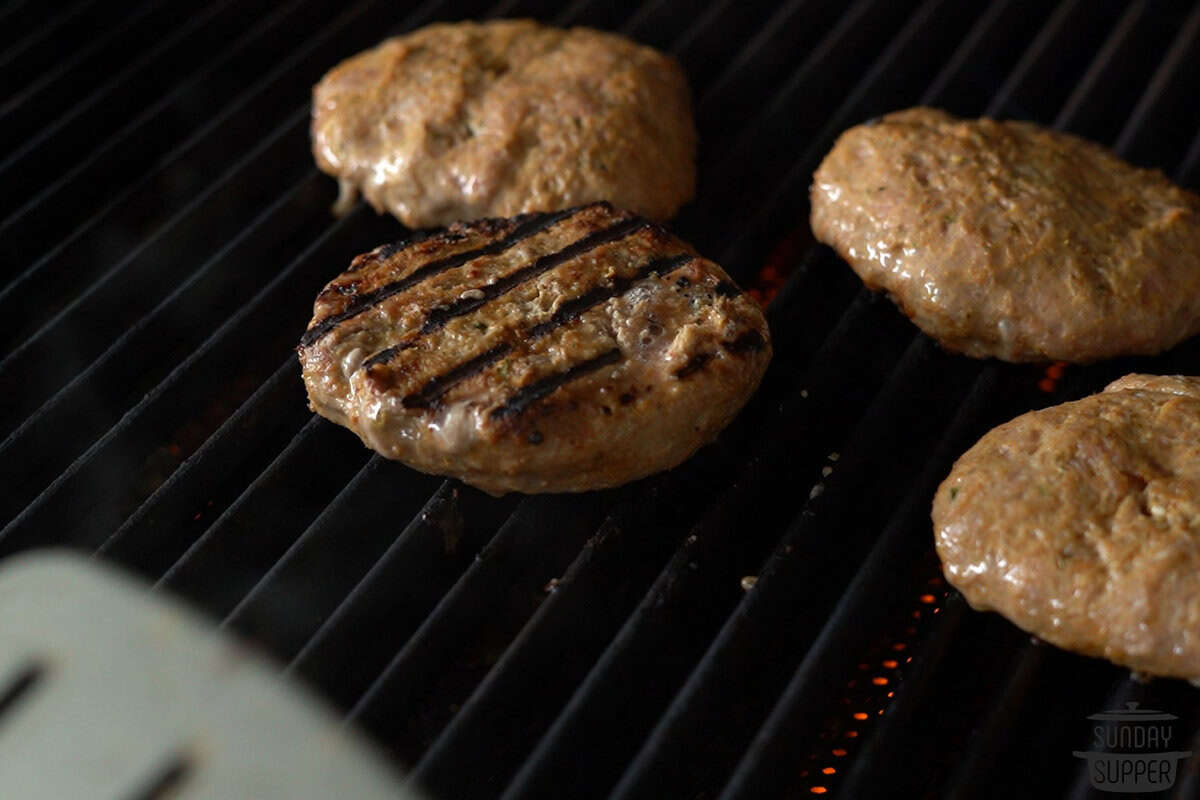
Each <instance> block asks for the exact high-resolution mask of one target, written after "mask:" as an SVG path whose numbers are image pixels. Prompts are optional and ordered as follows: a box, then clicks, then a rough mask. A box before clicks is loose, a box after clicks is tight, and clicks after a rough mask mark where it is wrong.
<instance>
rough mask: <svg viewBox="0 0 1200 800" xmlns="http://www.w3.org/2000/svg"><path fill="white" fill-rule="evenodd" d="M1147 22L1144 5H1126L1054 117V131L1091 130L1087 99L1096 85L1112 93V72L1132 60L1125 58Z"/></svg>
mask: <svg viewBox="0 0 1200 800" xmlns="http://www.w3.org/2000/svg"><path fill="white" fill-rule="evenodd" d="M1148 19H1149V17H1148V15H1147V14H1146V4H1145V3H1141V2H1136V3H1130V4H1129V7H1128V8H1127V9H1126V10H1125V13H1124V14H1123V15H1122V16H1121V19H1120V21H1118V22H1117V24H1116V26H1115V27H1114V28H1113V29H1112V32H1111V33H1110V34H1109V36H1108V39H1106V40H1105V42H1104V44H1103V45H1102V46H1101V47H1100V51H1099V52H1098V53H1097V54H1096V58H1095V59H1094V60H1093V61H1092V65H1091V67H1089V68H1088V71H1087V72H1086V73H1085V74H1084V76H1083V78H1082V80H1080V81H1079V83H1078V84H1076V86H1075V89H1074V90H1073V91H1072V92H1071V95H1070V97H1068V98H1067V102H1066V103H1064V104H1063V107H1062V110H1061V111H1059V112H1058V116H1057V117H1055V119H1054V127H1055V128H1058V129H1059V130H1066V129H1068V128H1070V127H1072V126H1074V127H1077V128H1079V129H1091V127H1092V125H1094V124H1095V122H1096V120H1094V119H1093V118H1092V117H1091V116H1089V115H1088V112H1089V110H1091V109H1092V108H1093V107H1090V106H1088V104H1087V103H1086V101H1087V99H1088V98H1089V97H1091V96H1092V93H1093V92H1094V91H1095V89H1096V86H1098V85H1107V86H1109V87H1110V91H1111V90H1112V89H1113V88H1115V87H1114V84H1117V83H1119V80H1118V78H1117V76H1116V74H1115V73H1116V71H1117V70H1118V69H1120V68H1121V67H1122V66H1125V65H1126V64H1128V63H1129V61H1130V60H1131V59H1128V58H1126V57H1125V56H1126V54H1127V53H1128V52H1129V49H1130V48H1131V45H1132V43H1133V42H1134V41H1135V40H1136V38H1137V34H1138V33H1142V32H1144V31H1145V26H1146V23H1147V21H1148ZM1089 123H1091V124H1089Z"/></svg>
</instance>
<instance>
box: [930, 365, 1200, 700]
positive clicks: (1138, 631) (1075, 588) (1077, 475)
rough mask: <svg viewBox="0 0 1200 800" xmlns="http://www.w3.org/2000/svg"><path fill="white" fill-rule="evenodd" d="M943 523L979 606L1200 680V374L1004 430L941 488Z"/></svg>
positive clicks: (1100, 397) (938, 501)
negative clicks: (1196, 376) (1199, 375)
mask: <svg viewBox="0 0 1200 800" xmlns="http://www.w3.org/2000/svg"><path fill="white" fill-rule="evenodd" d="M933 526H934V532H935V536H936V544H937V550H938V554H939V555H940V556H941V559H942V563H943V569H944V571H945V574H946V579H947V580H948V581H949V582H950V583H951V584H953V585H954V586H955V587H956V588H957V589H958V590H959V591H961V592H962V593H963V595H964V596H965V597H966V598H967V600H968V601H969V602H970V603H971V605H972V606H974V607H975V608H978V609H994V610H996V611H999V612H1000V613H1001V614H1003V615H1004V616H1006V617H1008V618H1009V619H1010V620H1012V621H1013V622H1014V623H1016V624H1017V625H1019V626H1020V627H1022V628H1024V629H1025V630H1028V631H1030V632H1032V633H1034V634H1037V635H1038V636H1040V637H1041V638H1043V639H1045V640H1047V641H1049V642H1053V643H1054V644H1057V645H1059V646H1060V647H1065V648H1067V649H1070V650H1076V651H1079V652H1082V653H1086V654H1088V655H1096V656H1103V657H1104V658H1107V659H1109V660H1110V661H1113V662H1116V663H1118V664H1123V665H1125V666H1128V667H1131V668H1133V669H1135V670H1138V671H1141V672H1145V673H1148V674H1153V675H1170V676H1175V677H1182V678H1189V679H1200V378H1195V377H1184V376H1164V375H1127V376H1125V377H1124V378H1121V379H1120V380H1118V381H1116V382H1114V383H1112V384H1110V385H1109V386H1108V387H1107V388H1106V389H1105V390H1104V391H1103V392H1101V393H1100V394H1096V395H1092V396H1091V397H1085V398H1083V399H1082V400H1078V401H1075V402H1071V403H1064V404H1063V405H1059V406H1054V407H1052V408H1046V409H1043V410H1040V411H1034V412H1031V413H1028V414H1025V415H1023V416H1020V417H1017V418H1016V419H1014V420H1012V421H1011V422H1008V423H1006V424H1004V425H1001V426H999V427H998V428H996V429H994V430H992V431H991V432H990V433H988V434H987V435H986V436H984V437H983V438H982V439H981V440H980V441H979V442H978V443H977V444H976V445H975V446H974V447H972V448H971V449H970V450H969V451H967V453H966V454H965V455H963V456H962V458H960V459H959V460H958V462H957V463H956V464H955V465H954V468H953V470H952V471H951V472H950V476H949V477H948V478H946V480H945V482H944V483H943V484H942V485H941V487H940V488H939V489H938V491H937V494H936V495H935V497H934V502H933Z"/></svg>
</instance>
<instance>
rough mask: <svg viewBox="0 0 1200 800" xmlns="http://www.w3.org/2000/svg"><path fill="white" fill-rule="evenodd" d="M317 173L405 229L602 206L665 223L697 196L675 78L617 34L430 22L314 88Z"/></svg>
mask: <svg viewBox="0 0 1200 800" xmlns="http://www.w3.org/2000/svg"><path fill="white" fill-rule="evenodd" d="M312 145H313V154H314V156H315V157H316V160H317V165H318V166H319V167H320V168H321V169H322V170H324V171H325V172H328V173H329V174H330V175H333V176H335V177H338V178H339V179H340V181H341V183H342V187H343V194H344V197H343V205H345V204H348V202H349V201H352V200H353V197H354V190H355V189H358V190H361V191H362V193H363V195H364V196H365V197H366V199H367V201H368V202H369V203H370V204H371V205H372V206H374V207H375V209H376V210H378V211H383V210H385V209H386V210H387V211H390V212H391V213H392V214H394V215H395V216H396V217H398V218H399V219H400V221H401V222H403V223H404V224H405V225H408V226H409V227H414V228H422V227H430V226H437V225H447V224H449V223H451V222H453V221H455V220H460V219H461V220H465V219H476V218H479V217H497V216H503V217H507V216H511V215H514V214H518V213H521V212H526V211H555V210H558V209H563V208H568V207H570V206H575V205H579V204H582V203H588V202H592V201H596V200H608V201H611V202H612V203H614V204H615V205H618V206H620V207H622V208H628V209H630V210H632V211H633V212H635V213H637V214H640V215H642V216H646V217H650V218H651V219H658V220H662V219H667V218H669V217H671V216H672V215H674V213H675V212H676V210H677V209H678V208H679V206H680V205H682V204H683V203H685V202H687V201H688V200H690V199H691V197H692V195H693V194H694V193H695V185H696V177H695V164H694V162H695V152H696V132H695V127H694V125H693V123H692V113H691V100H690V97H689V93H688V87H687V80H686V78H685V76H684V74H683V70H682V69H681V68H680V67H679V65H678V64H677V63H676V62H675V61H674V60H673V59H671V58H668V57H667V56H665V55H663V54H662V53H659V52H658V51H656V50H653V49H651V48H649V47H644V46H641V45H638V44H635V43H634V42H631V41H629V40H628V39H625V38H622V37H620V36H617V35H615V34H610V33H603V32H601V31H595V30H589V29H587V28H572V29H570V30H561V29H558V28H551V27H547V26H543V25H539V24H538V23H536V22H533V21H530V20H500V21H494V22H485V23H475V22H460V23H457V24H439V25H431V26H429V27H427V28H422V29H421V30H418V31H416V32H414V33H410V34H407V35H405V36H399V37H396V38H394V39H388V40H387V41H385V42H383V43H382V44H380V45H379V46H377V47H375V48H373V49H371V50H368V51H366V52H363V53H360V54H359V55H356V56H354V57H353V58H350V59H348V60H347V61H344V62H342V63H341V64H339V65H338V66H337V67H335V68H334V69H333V70H331V71H330V72H329V73H328V74H327V75H326V76H325V77H324V78H322V80H321V82H320V83H318V84H317V86H316V87H315V88H314V90H313V117H312Z"/></svg>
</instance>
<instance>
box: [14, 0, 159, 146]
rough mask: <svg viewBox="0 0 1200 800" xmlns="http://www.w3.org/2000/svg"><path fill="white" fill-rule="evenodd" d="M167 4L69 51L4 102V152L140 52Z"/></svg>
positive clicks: (151, 5) (151, 6) (150, 5)
mask: <svg viewBox="0 0 1200 800" xmlns="http://www.w3.org/2000/svg"><path fill="white" fill-rule="evenodd" d="M164 5H165V3H164V0H151V2H147V3H144V4H143V5H142V6H140V7H139V8H137V9H135V10H134V11H133V12H132V13H130V14H128V15H127V16H126V17H125V18H124V19H123V20H121V21H120V22H119V23H118V24H117V25H114V26H113V27H111V28H108V29H107V30H105V31H104V33H103V35H102V36H100V37H98V38H94V39H91V40H90V41H88V43H87V44H86V45H85V46H84V47H80V48H79V49H77V50H75V51H73V52H71V51H68V53H69V55H68V56H67V57H65V58H63V59H62V60H61V61H60V62H59V63H58V64H55V65H53V66H50V67H48V68H47V69H46V70H45V71H44V72H42V73H41V74H40V75H38V76H37V77H36V78H34V79H33V80H32V81H30V82H29V83H28V84H27V85H25V86H24V87H22V88H21V89H20V90H19V91H16V92H15V93H14V94H13V95H12V96H10V97H8V98H6V99H5V100H4V102H3V103H0V152H8V151H10V150H11V149H12V148H14V147H17V146H18V143H20V142H22V141H26V140H28V139H29V137H30V136H32V135H33V133H34V131H35V130H36V127H37V124H38V121H39V117H40V121H41V122H42V123H44V122H45V120H46V119H47V118H48V117H50V116H51V115H58V114H61V113H62V108H63V106H64V105H67V104H69V103H71V102H74V101H76V100H77V99H78V98H79V96H80V94H81V93H82V92H86V91H87V90H88V88H90V86H91V84H92V83H93V82H95V81H100V80H103V75H104V74H105V72H104V68H105V67H110V66H111V64H113V63H114V61H116V60H118V59H120V58H121V57H122V56H123V55H131V54H133V53H136V52H137V50H138V45H139V38H140V37H143V36H147V35H148V34H149V31H146V30H144V29H143V26H145V27H150V29H151V30H153V26H154V25H155V24H156V23H160V22H161V21H160V20H158V19H157V17H156V16H155V14H156V13H161V12H162V10H163V7H164ZM174 10H175V12H176V13H178V10H177V9H174ZM50 109H54V110H53V111H51V110H50ZM39 112H40V113H39Z"/></svg>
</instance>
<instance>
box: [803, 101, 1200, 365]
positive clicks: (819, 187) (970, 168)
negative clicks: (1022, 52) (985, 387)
mask: <svg viewBox="0 0 1200 800" xmlns="http://www.w3.org/2000/svg"><path fill="white" fill-rule="evenodd" d="M812 227H813V231H814V233H815V234H816V236H817V238H818V239H820V240H821V241H822V242H825V243H826V244H829V245H830V246H832V247H833V248H834V249H835V250H837V252H838V253H839V254H840V255H841V256H842V258H844V259H845V260H846V261H848V262H849V263H850V265H851V266H852V267H853V268H854V270H855V271H856V272H857V273H858V274H859V276H860V277H861V278H862V279H863V282H864V283H866V284H867V286H869V287H871V288H873V289H883V290H885V291H886V292H888V293H889V294H890V295H891V297H892V298H893V299H894V300H895V301H896V303H897V304H898V305H899V306H900V307H901V308H902V309H903V310H904V312H905V313H906V314H907V315H908V316H909V317H911V318H912V320H913V322H915V323H916V324H917V325H918V326H919V327H920V328H921V329H922V330H923V331H925V332H926V333H927V334H929V335H930V336H932V337H934V338H936V339H938V340H939V341H940V342H941V343H942V344H943V345H944V346H945V347H946V348H948V349H950V350H954V351H958V352H962V353H965V354H967V355H969V356H975V357H977V358H983V357H987V356H995V357H997V358H1001V359H1004V360H1006V361H1040V360H1062V361H1072V362H1087V361H1094V360H1097V359H1103V358H1108V357H1112V356H1117V355H1123V354H1153V353H1157V352H1160V351H1162V350H1164V349H1166V348H1168V347H1171V346H1172V345H1174V344H1176V343H1177V342H1179V341H1181V340H1183V339H1185V338H1187V337H1189V336H1192V335H1194V334H1195V333H1197V332H1198V331H1200V198H1198V197H1197V196H1196V195H1194V194H1191V193H1189V192H1186V191H1184V190H1182V189H1180V188H1178V187H1177V186H1175V185H1174V184H1172V183H1171V182H1170V181H1168V180H1167V179H1166V178H1165V177H1164V176H1163V175H1162V174H1161V173H1160V172H1158V171H1155V170H1145V169H1137V168H1135V167H1132V166H1130V165H1129V164H1127V163H1125V162H1124V161H1122V160H1121V159H1119V158H1117V157H1116V156H1115V155H1113V154H1112V153H1111V152H1109V151H1108V150H1106V149H1104V148H1103V147H1100V146H1099V145H1096V144H1093V143H1091V142H1087V141H1084V140H1083V139H1080V138H1078V137H1075V136H1071V135H1069V134H1065V133H1058V132H1055V131H1051V130H1046V129H1044V128H1041V127H1038V126H1036V125H1033V124H1031V123H1027V122H997V121H995V120H991V119H980V120H961V119H957V118H955V117H952V116H950V115H949V114H946V113H944V112H942V111H937V110H934V109H929V108H914V109H909V110H907V111H899V112H896V113H894V114H889V115H887V116H885V117H883V118H882V119H880V120H878V121H877V122H875V123H872V124H866V125H860V126H858V127H855V128H851V129H850V130H848V131H846V132H845V133H843V134H842V136H841V138H839V139H838V141H837V144H836V145H835V146H834V148H833V150H832V151H830V153H829V154H828V155H827V156H826V158H825V160H824V162H823V163H822V164H821V166H820V168H819V169H818V170H817V172H816V174H815V176H814V178H813V184H812Z"/></svg>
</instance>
